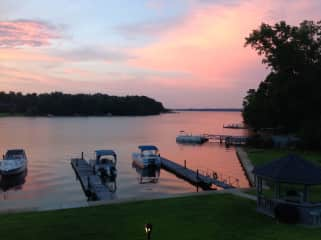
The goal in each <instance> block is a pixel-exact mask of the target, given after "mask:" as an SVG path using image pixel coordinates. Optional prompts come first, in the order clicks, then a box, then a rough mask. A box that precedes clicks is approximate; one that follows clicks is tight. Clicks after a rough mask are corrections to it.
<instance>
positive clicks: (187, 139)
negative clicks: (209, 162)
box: [176, 131, 208, 144]
mask: <svg viewBox="0 0 321 240" xmlns="http://www.w3.org/2000/svg"><path fill="white" fill-rule="evenodd" d="M207 141H208V139H207V138H206V137H204V136H202V135H192V134H187V133H185V132H184V131H180V134H179V135H178V136H177V137H176V142H178V143H192V144H202V143H204V142H207Z"/></svg>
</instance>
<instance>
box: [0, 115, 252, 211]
mask: <svg viewBox="0 0 321 240" xmlns="http://www.w3.org/2000/svg"><path fill="white" fill-rule="evenodd" d="M238 122H241V114H240V113H235V112H181V113H177V114H164V115H160V116H150V117H88V118H86V117H66V118H0V133H1V136H0V151H1V152H5V151H6V150H7V149H10V148H24V149H25V150H26V153H27V156H28V161H29V162H28V172H27V176H26V177H25V180H24V178H23V176H21V177H20V179H19V178H18V179H11V180H7V179H2V182H4V181H7V183H9V184H11V185H15V184H16V185H19V183H20V184H21V183H23V185H22V186H7V187H5V186H2V189H0V209H1V208H2V209H3V208H13V207H15V206H19V207H22V206H33V205H37V206H46V205H50V204H57V203H68V202H73V201H86V198H85V196H84V194H83V192H82V190H81V187H80V184H79V182H78V181H77V180H76V178H75V174H74V172H73V170H72V168H71V165H70V158H72V157H77V156H80V153H81V152H82V151H83V152H84V153H85V157H86V158H90V157H93V151H94V150H95V149H114V150H115V151H116V152H117V154H118V162H117V169H118V176H117V182H116V184H117V191H116V194H115V196H114V197H115V198H127V197H139V196H146V195H153V194H171V193H185V192H194V191H195V190H196V189H195V187H194V186H192V185H190V184H188V183H186V182H185V181H183V180H181V179H178V178H176V177H175V176H174V175H172V174H170V173H167V172H166V171H163V170H161V172H160V178H159V181H158V183H156V184H155V183H147V184H140V183H139V176H138V174H137V172H136V170H135V169H133V168H132V164H131V163H132V159H131V153H132V152H134V151H136V149H137V146H138V145H141V144H154V145H157V146H158V147H159V149H160V153H161V155H162V156H164V157H167V158H169V159H171V160H174V161H176V162H178V163H181V164H183V162H184V160H186V161H187V166H188V167H189V168H193V169H196V168H200V169H212V170H215V171H217V172H218V173H219V174H224V175H225V176H228V175H229V176H233V177H237V178H239V179H240V185H241V187H247V186H248V182H247V180H246V178H245V176H244V173H243V171H242V169H241V166H240V163H239V161H238V160H237V158H236V154H235V150H234V149H233V148H229V149H226V148H225V147H224V146H221V145H219V144H217V143H205V144H204V145H202V146H188V145H179V144H177V143H176V142H175V138H176V136H177V134H178V133H179V131H180V130H185V131H187V132H191V133H194V134H197V133H214V134H233V135H243V134H246V132H245V131H244V130H235V129H234V130H233V129H224V128H222V126H223V124H227V123H238ZM10 187H11V188H10ZM7 188H9V189H7Z"/></svg>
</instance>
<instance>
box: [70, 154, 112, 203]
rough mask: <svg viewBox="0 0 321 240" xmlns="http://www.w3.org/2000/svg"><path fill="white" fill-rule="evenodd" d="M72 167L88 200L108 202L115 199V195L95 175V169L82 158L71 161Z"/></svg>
mask: <svg viewBox="0 0 321 240" xmlns="http://www.w3.org/2000/svg"><path fill="white" fill-rule="evenodd" d="M71 166H72V168H73V169H74V171H75V173H76V176H77V179H79V181H80V184H81V187H82V189H83V191H84V193H85V195H86V196H87V197H88V200H108V199H112V198H113V197H112V196H113V193H112V192H110V191H109V189H108V188H107V187H106V186H105V185H104V184H103V183H102V181H101V179H100V177H99V176H97V175H95V174H94V171H93V168H92V167H91V166H90V165H89V164H88V162H87V161H86V160H84V159H81V158H74V159H71Z"/></svg>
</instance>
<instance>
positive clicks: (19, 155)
mask: <svg viewBox="0 0 321 240" xmlns="http://www.w3.org/2000/svg"><path fill="white" fill-rule="evenodd" d="M27 162H28V161H27V156H26V153H25V151H24V150H23V149H12V150H8V151H7V153H6V154H5V155H4V156H3V160H2V161H0V174H1V175H15V174H19V173H21V172H23V171H25V170H26V169H27Z"/></svg>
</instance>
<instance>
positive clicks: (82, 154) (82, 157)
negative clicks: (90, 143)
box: [81, 152, 84, 160]
mask: <svg viewBox="0 0 321 240" xmlns="http://www.w3.org/2000/svg"><path fill="white" fill-rule="evenodd" d="M81 160H84V152H81Z"/></svg>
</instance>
